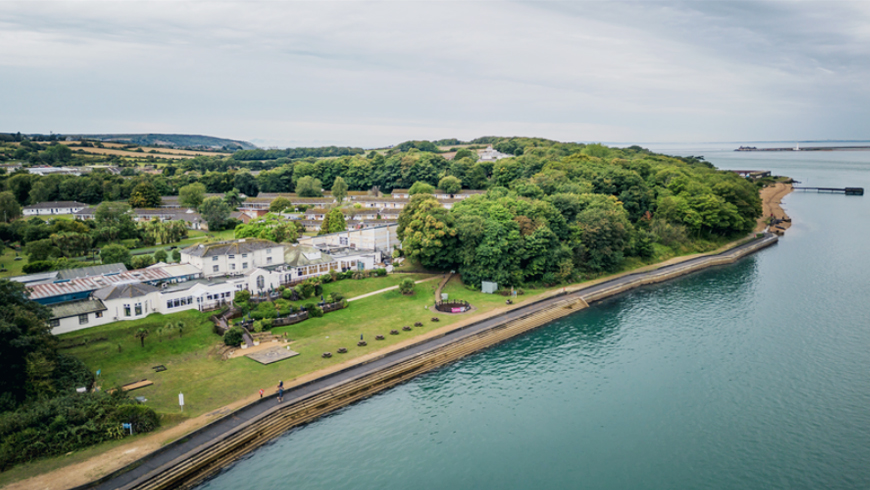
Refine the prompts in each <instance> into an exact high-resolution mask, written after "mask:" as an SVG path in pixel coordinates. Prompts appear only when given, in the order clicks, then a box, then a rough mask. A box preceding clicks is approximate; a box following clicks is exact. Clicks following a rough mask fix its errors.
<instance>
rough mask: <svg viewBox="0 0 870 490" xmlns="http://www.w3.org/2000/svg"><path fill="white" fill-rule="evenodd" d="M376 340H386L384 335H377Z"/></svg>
mask: <svg viewBox="0 0 870 490" xmlns="http://www.w3.org/2000/svg"><path fill="white" fill-rule="evenodd" d="M375 340H384V336H383V335H375Z"/></svg>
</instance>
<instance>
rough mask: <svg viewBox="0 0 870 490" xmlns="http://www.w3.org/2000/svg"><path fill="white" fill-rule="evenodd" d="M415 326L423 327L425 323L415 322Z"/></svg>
mask: <svg viewBox="0 0 870 490" xmlns="http://www.w3.org/2000/svg"><path fill="white" fill-rule="evenodd" d="M414 326H415V327H422V326H423V322H414Z"/></svg>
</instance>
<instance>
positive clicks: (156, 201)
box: [127, 180, 162, 208]
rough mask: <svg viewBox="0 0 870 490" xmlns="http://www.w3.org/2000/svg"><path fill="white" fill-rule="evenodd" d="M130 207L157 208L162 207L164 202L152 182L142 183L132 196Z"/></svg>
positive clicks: (129, 200)
mask: <svg viewBox="0 0 870 490" xmlns="http://www.w3.org/2000/svg"><path fill="white" fill-rule="evenodd" d="M127 202H129V203H130V206H133V207H134V208H156V207H159V206H160V203H161V202H162V200H161V199H160V193H159V192H157V188H156V187H154V184H152V183H151V182H148V181H147V180H146V181H142V182H140V183H139V185H137V186H136V187H135V188H134V189H133V192H132V193H131V194H130V199H128V201H127Z"/></svg>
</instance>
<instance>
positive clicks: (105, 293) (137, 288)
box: [94, 282, 159, 300]
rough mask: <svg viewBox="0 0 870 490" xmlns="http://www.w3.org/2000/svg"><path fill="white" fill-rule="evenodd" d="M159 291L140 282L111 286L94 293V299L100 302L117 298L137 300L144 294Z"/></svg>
mask: <svg viewBox="0 0 870 490" xmlns="http://www.w3.org/2000/svg"><path fill="white" fill-rule="evenodd" d="M155 291H159V289H158V288H156V287H154V286H152V285H150V284H145V283H142V282H134V283H127V284H113V285H111V286H108V287H105V288H103V289H100V290H97V291H95V292H94V297H95V298H99V299H101V300H110V299H119V298H138V297H140V296H145V295H146V294H149V293H153V292H155Z"/></svg>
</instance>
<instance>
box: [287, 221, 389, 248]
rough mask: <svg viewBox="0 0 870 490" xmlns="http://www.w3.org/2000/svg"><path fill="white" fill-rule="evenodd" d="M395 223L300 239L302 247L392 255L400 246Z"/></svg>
mask: <svg viewBox="0 0 870 490" xmlns="http://www.w3.org/2000/svg"><path fill="white" fill-rule="evenodd" d="M398 229H399V225H397V224H395V223H390V224H385V225H381V226H372V227H368V228H362V229H360V230H351V231H339V232H337V233H329V234H327V235H320V236H303V237H300V238H299V243H300V244H301V245H308V246H314V247H352V248H357V249H365V250H380V251H382V252H384V253H386V254H391V253H392V252H393V249H394V248H396V247H398V246H399V245H400V242H399V237H398V236H397V235H396V230H398Z"/></svg>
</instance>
